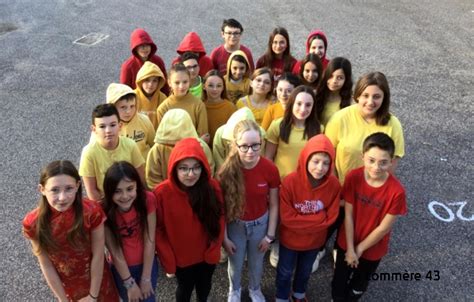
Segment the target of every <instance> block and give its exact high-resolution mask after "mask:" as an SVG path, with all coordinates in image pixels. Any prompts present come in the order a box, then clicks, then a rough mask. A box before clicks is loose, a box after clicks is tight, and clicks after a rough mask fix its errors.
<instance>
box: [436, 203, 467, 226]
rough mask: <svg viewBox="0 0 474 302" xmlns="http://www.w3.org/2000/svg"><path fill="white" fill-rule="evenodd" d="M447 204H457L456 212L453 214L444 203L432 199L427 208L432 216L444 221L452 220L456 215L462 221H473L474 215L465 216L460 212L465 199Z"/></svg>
mask: <svg viewBox="0 0 474 302" xmlns="http://www.w3.org/2000/svg"><path fill="white" fill-rule="evenodd" d="M447 204H448V205H449V206H458V209H457V211H456V214H454V212H453V211H452V210H451V208H450V207H448V206H447V205H446V204H444V203H442V202H439V201H436V200H433V201H432V202H430V203H429V204H428V210H430V213H431V214H432V215H433V216H434V217H436V218H438V219H439V220H441V221H444V222H452V221H453V220H454V219H455V218H456V217H457V218H458V219H460V220H463V221H474V215H471V217H466V216H464V215H463V213H462V212H463V209H464V206H465V205H466V204H467V201H458V202H449V203H447ZM440 214H441V215H440ZM446 214H447V216H446Z"/></svg>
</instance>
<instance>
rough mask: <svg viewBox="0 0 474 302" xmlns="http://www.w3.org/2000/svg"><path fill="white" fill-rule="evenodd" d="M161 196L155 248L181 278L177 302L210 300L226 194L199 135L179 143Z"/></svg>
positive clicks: (168, 270) (158, 192)
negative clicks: (197, 137)
mask: <svg viewBox="0 0 474 302" xmlns="http://www.w3.org/2000/svg"><path fill="white" fill-rule="evenodd" d="M153 193H154V194H155V197H156V200H157V210H156V213H157V217H156V218H157V226H156V250H157V252H158V256H159V257H160V261H161V264H162V265H163V268H164V270H165V272H166V273H169V274H175V275H176V279H177V282H178V287H177V289H176V301H178V302H181V301H183V302H184V301H186V302H188V301H190V300H191V294H192V292H193V290H194V289H196V296H197V300H198V301H207V298H208V296H209V292H210V291H211V285H212V275H213V273H214V269H215V267H216V264H217V263H218V262H219V258H220V248H221V245H222V240H223V237H224V230H225V227H224V210H223V204H222V203H223V202H222V200H223V199H222V193H221V189H220V186H219V184H218V182H217V181H216V180H214V179H213V178H212V177H211V171H210V168H209V164H208V163H207V159H206V155H205V154H204V151H203V149H202V147H201V145H200V144H199V142H198V140H196V139H195V138H186V139H183V140H181V141H179V142H178V143H177V144H176V145H175V147H174V148H173V151H171V155H170V158H169V164H168V179H167V180H165V181H163V182H162V183H160V184H159V185H158V186H157V187H156V188H155V190H154V192H153Z"/></svg>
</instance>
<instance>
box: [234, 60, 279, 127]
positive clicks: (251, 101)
mask: <svg viewBox="0 0 474 302" xmlns="http://www.w3.org/2000/svg"><path fill="white" fill-rule="evenodd" d="M250 79H251V80H252V81H251V83H250V87H251V88H252V89H251V92H250V95H247V96H246V97H243V98H241V99H240V100H239V101H238V102H237V108H239V109H240V108H242V107H248V108H250V110H252V113H253V115H254V116H255V121H256V122H257V124H258V125H260V124H261V123H262V120H263V115H264V114H265V111H266V110H267V108H268V106H270V105H272V104H273V103H275V102H274V101H273V96H272V93H273V75H272V71H271V70H270V68H267V67H263V68H259V69H257V70H255V71H254V73H253V74H252V77H251V78H250Z"/></svg>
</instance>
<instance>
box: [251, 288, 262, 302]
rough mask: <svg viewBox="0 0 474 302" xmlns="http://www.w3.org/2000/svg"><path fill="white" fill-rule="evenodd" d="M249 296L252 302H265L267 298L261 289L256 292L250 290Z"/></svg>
mask: <svg viewBox="0 0 474 302" xmlns="http://www.w3.org/2000/svg"><path fill="white" fill-rule="evenodd" d="M249 296H250V299H251V300H252V302H265V296H264V295H263V294H262V291H261V290H260V289H255V290H254V289H250V288H249Z"/></svg>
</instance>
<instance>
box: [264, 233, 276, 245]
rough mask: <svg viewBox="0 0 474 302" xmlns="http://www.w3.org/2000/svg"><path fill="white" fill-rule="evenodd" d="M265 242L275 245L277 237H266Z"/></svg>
mask: <svg viewBox="0 0 474 302" xmlns="http://www.w3.org/2000/svg"><path fill="white" fill-rule="evenodd" d="M265 241H266V242H268V243H273V242H275V236H270V235H268V234H267V235H265Z"/></svg>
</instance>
